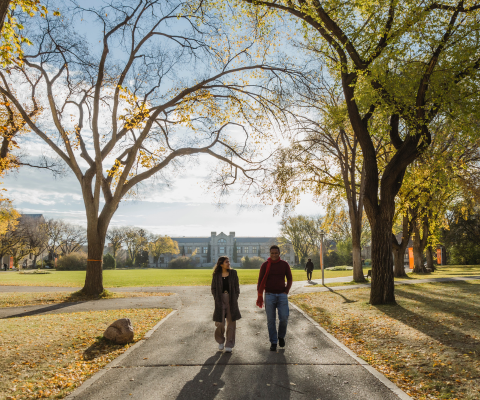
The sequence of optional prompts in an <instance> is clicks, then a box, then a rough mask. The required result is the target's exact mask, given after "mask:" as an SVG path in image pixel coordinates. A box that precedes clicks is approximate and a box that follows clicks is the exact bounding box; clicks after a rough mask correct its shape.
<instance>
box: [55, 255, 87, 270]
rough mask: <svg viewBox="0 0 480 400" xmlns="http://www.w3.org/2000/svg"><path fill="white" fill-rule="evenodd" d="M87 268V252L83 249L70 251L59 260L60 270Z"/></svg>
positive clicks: (58, 267) (58, 268)
mask: <svg viewBox="0 0 480 400" xmlns="http://www.w3.org/2000/svg"><path fill="white" fill-rule="evenodd" d="M86 269H87V254H86V253H84V252H83V251H79V252H76V253H70V254H67V255H66V256H62V257H60V258H59V259H58V260H57V270H58V271H84V270H86Z"/></svg>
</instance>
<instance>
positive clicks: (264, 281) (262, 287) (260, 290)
mask: <svg viewBox="0 0 480 400" xmlns="http://www.w3.org/2000/svg"><path fill="white" fill-rule="evenodd" d="M280 261H281V259H280V258H279V259H278V260H277V261H273V260H272V259H271V258H270V257H268V260H267V268H266V271H265V275H264V276H263V279H262V282H260V286H259V288H258V297H257V306H258V307H260V308H262V307H263V292H264V290H265V286H266V285H267V279H268V274H269V272H270V267H271V265H272V263H273V264H276V263H278V262H280Z"/></svg>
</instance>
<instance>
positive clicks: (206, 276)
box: [0, 269, 352, 287]
mask: <svg viewBox="0 0 480 400" xmlns="http://www.w3.org/2000/svg"><path fill="white" fill-rule="evenodd" d="M237 271H238V276H239V278H240V284H242V285H244V284H252V283H255V284H256V283H257V280H258V269H238V270H237ZM292 275H293V280H294V281H304V280H306V279H307V275H306V272H305V271H302V270H296V269H292ZM339 276H352V271H325V278H336V277H339ZM321 278H322V272H321V271H318V270H314V271H313V279H321ZM0 280H1V281H0V285H14V286H63V287H82V286H83V284H84V282H85V271H51V273H50V274H20V273H18V272H3V273H2V272H0ZM211 282H212V270H210V269H131V270H105V271H103V284H104V286H105V287H125V286H197V285H210V284H211Z"/></svg>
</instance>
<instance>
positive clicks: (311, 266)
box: [305, 261, 313, 271]
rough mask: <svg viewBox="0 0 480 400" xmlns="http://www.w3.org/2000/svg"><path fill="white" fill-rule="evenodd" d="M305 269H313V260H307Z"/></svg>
mask: <svg viewBox="0 0 480 400" xmlns="http://www.w3.org/2000/svg"><path fill="white" fill-rule="evenodd" d="M305 271H313V262H311V261H307V264H306V265H305Z"/></svg>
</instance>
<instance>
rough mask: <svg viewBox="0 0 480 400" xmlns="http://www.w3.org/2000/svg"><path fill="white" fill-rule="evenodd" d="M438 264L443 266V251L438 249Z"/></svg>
mask: <svg viewBox="0 0 480 400" xmlns="http://www.w3.org/2000/svg"><path fill="white" fill-rule="evenodd" d="M437 264H438V265H442V249H441V248H440V249H437Z"/></svg>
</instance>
